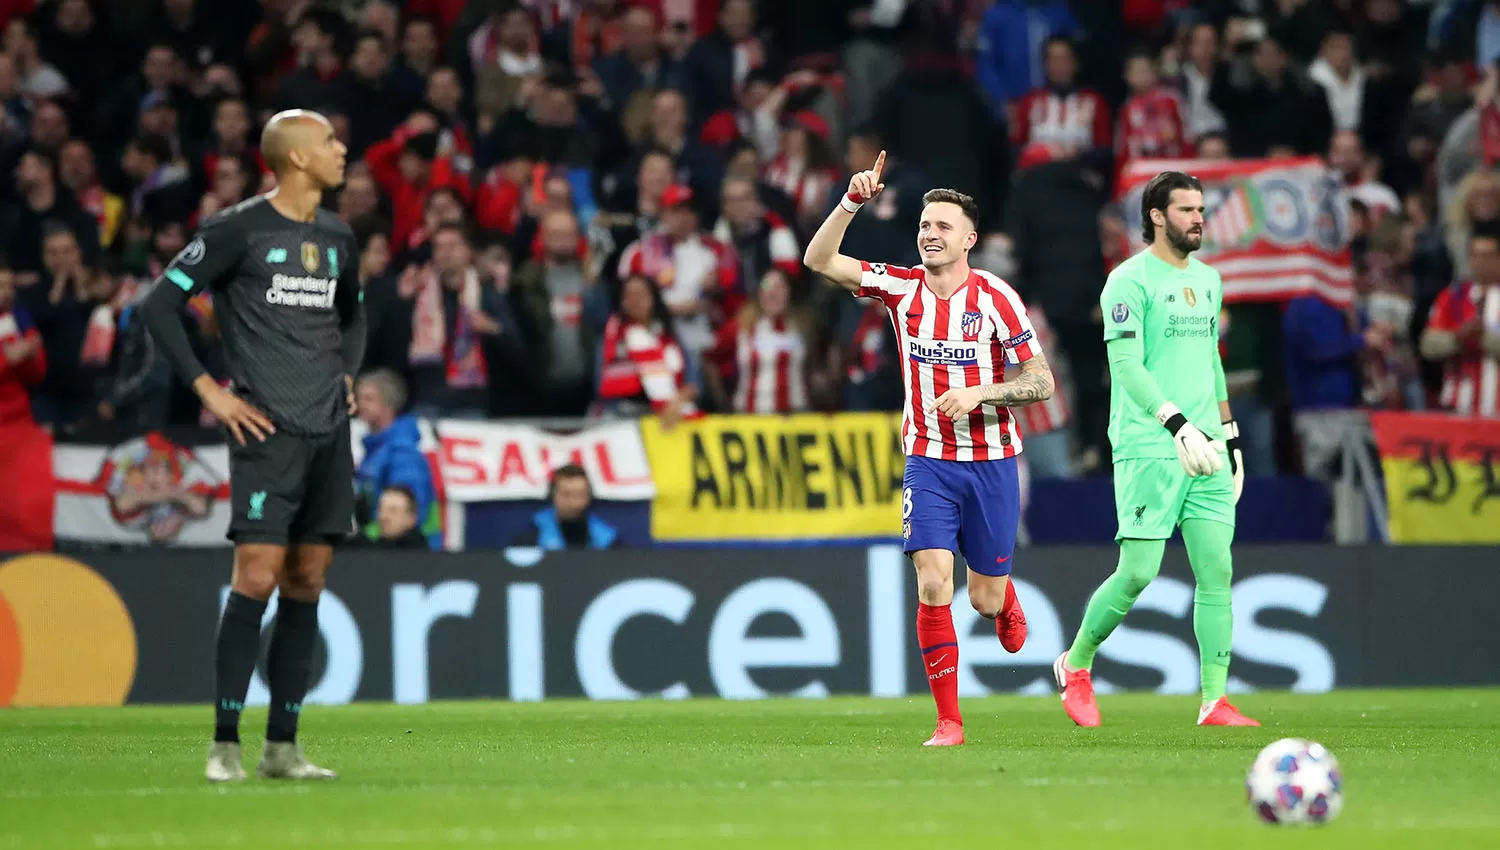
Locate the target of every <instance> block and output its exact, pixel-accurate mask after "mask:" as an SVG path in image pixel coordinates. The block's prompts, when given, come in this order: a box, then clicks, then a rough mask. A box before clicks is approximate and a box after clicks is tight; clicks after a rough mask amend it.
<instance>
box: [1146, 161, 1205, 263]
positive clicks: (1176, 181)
mask: <svg viewBox="0 0 1500 850" xmlns="http://www.w3.org/2000/svg"><path fill="white" fill-rule="evenodd" d="M1178 189H1191V190H1193V191H1194V192H1202V191H1203V183H1202V181H1200V180H1199V179H1198V178H1196V177H1194V176H1193V175H1191V174H1187V173H1184V172H1181V171H1163V172H1162V173H1160V174H1158V175H1156V176H1155V177H1153V178H1151V182H1150V183H1147V184H1146V190H1145V191H1144V192H1141V238H1142V239H1144V240H1146V244H1147V245H1150V244H1151V243H1152V242H1155V241H1156V223H1155V222H1153V221H1152V220H1151V211H1152V210H1161V211H1162V215H1166V213H1167V207H1168V206H1169V205H1170V204H1171V203H1172V193H1173V192H1175V191H1177V190H1178Z"/></svg>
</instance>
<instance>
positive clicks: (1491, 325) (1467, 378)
mask: <svg viewBox="0 0 1500 850" xmlns="http://www.w3.org/2000/svg"><path fill="white" fill-rule="evenodd" d="M1469 270H1470V274H1471V275H1472V276H1473V279H1472V280H1466V281H1461V282H1459V283H1454V284H1451V285H1449V286H1448V287H1447V288H1446V289H1444V290H1443V291H1442V292H1441V293H1439V294H1438V297H1437V301H1435V302H1433V305H1432V312H1431V313H1429V314H1428V317H1427V327H1426V328H1425V329H1424V330H1423V331H1422V339H1421V348H1422V356H1423V357H1425V358H1427V359H1428V360H1438V361H1442V363H1443V390H1442V395H1441V396H1439V398H1438V403H1439V404H1440V405H1441V406H1442V407H1443V409H1444V410H1451V411H1453V412H1454V413H1461V414H1463V415H1465V416H1488V417H1500V236H1496V235H1495V234H1494V233H1490V232H1484V231H1480V232H1476V233H1475V234H1474V235H1472V236H1470V237H1469Z"/></svg>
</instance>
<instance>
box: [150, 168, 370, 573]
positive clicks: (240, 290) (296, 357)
mask: <svg viewBox="0 0 1500 850" xmlns="http://www.w3.org/2000/svg"><path fill="white" fill-rule="evenodd" d="M358 258H359V253H358V248H357V246H356V243H355V240H354V233H353V232H352V231H351V230H350V229H349V226H348V225H346V224H344V223H343V222H342V221H340V220H339V219H338V218H337V217H336V216H335V215H334V214H333V213H330V212H328V211H327V210H322V209H320V210H318V214H317V217H316V219H315V220H314V221H310V222H303V221H295V220H293V219H290V218H287V217H286V216H284V215H282V214H281V213H280V212H277V210H276V208H275V207H273V206H272V205H271V204H270V202H269V201H267V200H266V199H265V198H264V197H256V198H252V199H250V200H248V201H245V202H244V203H241V204H238V205H236V206H234V207H232V208H230V209H228V210H225V211H223V212H221V213H219V214H217V215H215V216H213V217H212V218H210V219H208V221H206V222H205V223H204V224H203V226H202V227H201V228H200V229H199V230H198V233H197V235H196V237H195V238H194V239H193V241H192V242H190V243H188V246H187V247H186V248H184V249H183V250H182V252H181V253H179V254H178V255H177V256H176V257H175V258H174V259H173V260H172V262H171V263H170V264H169V265H168V266H167V269H166V271H165V272H163V274H162V279H161V280H160V281H158V283H157V286H156V288H155V290H153V291H152V293H151V294H150V296H148V297H147V299H146V303H145V304H144V306H143V309H142V311H141V312H142V317H143V318H144V319H145V321H146V323H147V325H148V327H149V328H150V329H151V331H152V333H153V334H154V335H155V337H156V338H157V340H158V341H159V342H160V343H161V345H162V347H163V350H164V351H165V353H166V355H167V357H168V359H169V360H170V361H171V362H172V364H173V366H174V367H175V368H176V369H177V371H178V372H179V374H181V375H182V376H183V379H184V380H187V381H193V380H195V379H196V378H197V377H198V376H199V375H202V374H204V372H205V370H204V369H203V366H202V364H201V363H200V362H199V360H198V358H197V356H196V355H195V354H194V353H193V347H192V342H191V340H190V339H189V337H188V335H187V331H186V329H185V328H184V327H183V324H182V319H181V316H180V313H181V311H182V309H183V306H184V305H185V304H187V302H188V300H189V299H191V298H192V297H193V296H195V295H197V294H198V293H200V292H203V291H205V290H206V291H209V292H211V293H212V297H213V302H214V313H215V316H216V317H217V320H218V324H219V328H220V333H221V334H222V336H223V342H224V353H225V360H226V362H227V364H228V370H229V378H230V380H231V382H232V384H231V389H232V390H233V391H234V393H235V394H236V395H238V396H239V397H240V398H242V399H244V400H245V401H246V402H247V403H249V404H251V405H253V406H254V407H256V408H257V409H259V410H260V411H261V412H262V413H264V414H265V415H266V416H267V417H268V418H269V419H270V420H271V422H272V424H274V425H275V426H276V432H275V433H274V434H270V435H268V436H267V437H266V440H265V442H261V441H260V440H258V439H256V438H255V437H254V436H253V435H250V434H246V437H245V442H246V445H244V446H241V445H239V444H238V443H237V442H236V441H235V440H233V439H231V440H230V441H229V489H230V494H231V502H232V504H233V511H234V515H233V519H231V520H230V524H229V538H230V539H231V540H233V541H235V542H236V543H279V544H283V545H284V544H286V543H289V542H308V543H327V542H334V541H337V540H342V539H343V538H345V537H347V536H349V534H350V533H352V532H353V530H354V487H353V474H354V459H353V455H352V453H351V451H350V445H349V414H348V406H347V401H346V385H345V383H344V376H346V375H355V374H357V371H358V369H359V365H360V361H361V360H362V359H363V358H364V346H365V318H364V308H363V305H362V304H361V301H362V300H363V299H362V298H361V295H360V287H359V260H358Z"/></svg>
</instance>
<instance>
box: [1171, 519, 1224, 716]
mask: <svg viewBox="0 0 1500 850" xmlns="http://www.w3.org/2000/svg"><path fill="white" fill-rule="evenodd" d="M1182 539H1183V542H1184V543H1186V544H1187V551H1188V560H1189V561H1191V562H1192V565H1193V578H1194V579H1195V580H1196V581H1197V585H1198V586H1197V588H1196V589H1195V590H1194V591H1193V634H1195V635H1197V637H1198V660H1199V664H1200V665H1201V667H1202V671H1203V704H1204V705H1208V704H1210V703H1214V702H1218V701H1219V697H1222V696H1224V688H1225V685H1226V684H1227V683H1228V681H1229V655H1230V647H1231V646H1232V645H1233V642H1234V615H1233V614H1232V613H1231V611H1230V607H1229V602H1230V599H1231V596H1232V593H1231V590H1230V577H1231V576H1232V574H1233V568H1232V561H1231V558H1230V554H1229V547H1230V544H1231V543H1233V542H1234V526H1232V525H1228V524H1226V523H1222V522H1218V521H1215V520H1209V519H1190V520H1185V521H1184V522H1183V523H1182Z"/></svg>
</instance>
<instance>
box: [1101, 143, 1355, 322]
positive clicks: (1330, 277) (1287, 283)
mask: <svg viewBox="0 0 1500 850" xmlns="http://www.w3.org/2000/svg"><path fill="white" fill-rule="evenodd" d="M1162 171H1185V172H1187V173H1188V174H1191V175H1193V176H1194V177H1197V178H1198V179H1199V180H1201V181H1203V204H1204V207H1205V208H1206V209H1205V212H1204V223H1203V247H1202V248H1201V249H1199V251H1198V252H1197V254H1195V255H1194V256H1196V257H1197V258H1198V259H1200V260H1202V261H1203V262H1205V263H1208V264H1209V265H1211V266H1213V267H1214V268H1215V269H1216V270H1217V271H1218V272H1219V274H1220V275H1222V276H1223V278H1224V300H1225V301H1229V302H1234V301H1287V300H1290V299H1292V298H1296V297H1298V296H1300V295H1307V294H1314V295H1319V296H1322V297H1323V298H1324V299H1325V300H1327V301H1328V302H1329V303H1331V304H1334V305H1336V306H1339V307H1344V306H1347V305H1348V304H1349V303H1350V300H1351V298H1352V286H1353V283H1354V271H1353V267H1352V264H1351V260H1350V255H1349V213H1348V205H1347V203H1346V201H1345V198H1344V195H1343V190H1342V186H1341V182H1340V179H1339V177H1338V175H1337V173H1336V172H1334V171H1332V170H1331V169H1329V168H1328V167H1327V166H1326V165H1324V164H1323V162H1322V160H1320V159H1318V158H1317V157H1300V158H1291V159H1247V160H1201V159H1192V160H1168V159H1146V160H1135V161H1133V162H1130V163H1128V164H1127V165H1126V166H1125V168H1124V170H1123V171H1122V172H1121V174H1120V184H1119V191H1118V198H1119V201H1120V211H1121V213H1122V214H1123V215H1124V217H1125V222H1126V228H1127V230H1128V232H1129V233H1130V235H1131V238H1132V240H1139V239H1140V233H1141V192H1142V191H1143V190H1144V189H1145V186H1146V183H1147V182H1149V181H1150V180H1151V178H1152V177H1155V176H1156V175H1157V174H1158V173H1160V172H1162ZM1135 247H1136V248H1137V249H1138V248H1140V247H1142V246H1141V245H1140V243H1139V242H1138V241H1137V242H1136V243H1135Z"/></svg>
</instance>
